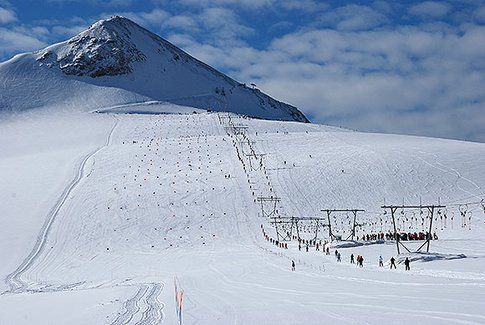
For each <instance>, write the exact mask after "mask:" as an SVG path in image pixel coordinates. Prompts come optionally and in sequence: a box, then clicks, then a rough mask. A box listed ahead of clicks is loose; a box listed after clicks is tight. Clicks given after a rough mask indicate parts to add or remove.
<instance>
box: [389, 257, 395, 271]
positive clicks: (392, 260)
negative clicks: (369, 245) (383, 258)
mask: <svg viewBox="0 0 485 325" xmlns="http://www.w3.org/2000/svg"><path fill="white" fill-rule="evenodd" d="M393 266H394V269H395V268H396V259H395V258H394V256H393V257H391V267H390V268H391V269H392V267H393Z"/></svg>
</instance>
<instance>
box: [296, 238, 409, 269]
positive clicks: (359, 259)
mask: <svg viewBox="0 0 485 325" xmlns="http://www.w3.org/2000/svg"><path fill="white" fill-rule="evenodd" d="M298 245H299V247H300V250H301V245H300V244H298ZM306 249H307V251H308V245H307V246H306ZM325 253H326V255H330V249H329V247H326V249H325ZM334 254H335V259H336V261H337V262H338V263H340V262H342V254H341V253H340V252H339V251H338V249H336V250H335V252H334ZM350 264H357V266H359V267H364V257H363V256H362V255H357V256H355V255H354V254H353V253H352V254H350ZM410 264H411V261H410V260H409V258H408V257H406V259H405V260H404V269H405V270H406V271H409V270H411V266H410ZM389 265H390V267H389V268H390V269H391V270H392V269H393V268H394V269H397V267H396V259H395V258H394V257H391V259H390V260H389ZM379 267H384V259H383V258H382V255H379ZM291 269H292V271H295V261H293V260H292V261H291Z"/></svg>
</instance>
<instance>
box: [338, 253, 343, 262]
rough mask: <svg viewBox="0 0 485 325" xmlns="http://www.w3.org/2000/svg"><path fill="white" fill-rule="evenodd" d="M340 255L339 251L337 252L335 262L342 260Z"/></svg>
mask: <svg viewBox="0 0 485 325" xmlns="http://www.w3.org/2000/svg"><path fill="white" fill-rule="evenodd" d="M341 257H342V256H341V255H340V253H337V262H341V261H342V260H341Z"/></svg>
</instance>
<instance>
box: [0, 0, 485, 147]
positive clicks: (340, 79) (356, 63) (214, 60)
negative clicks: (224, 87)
mask: <svg viewBox="0 0 485 325" xmlns="http://www.w3.org/2000/svg"><path fill="white" fill-rule="evenodd" d="M113 14H121V15H124V16H126V17H128V18H131V19H133V20H135V21H136V22H137V23H139V24H141V25H142V26H144V27H146V28H148V29H149V30H151V31H153V32H155V33H157V34H159V35H160V36H162V37H164V38H166V39H168V40H169V41H171V42H173V43H174V44H175V45H177V46H179V47H181V48H182V49H184V50H186V51H187V52H189V53H190V54H192V55H194V56H195V57H197V58H198V59H200V60H202V61H204V62H207V63H208V64H210V65H212V66H214V67H215V68H217V69H219V70H221V71H222V72H225V73H227V74H229V75H230V76H231V77H233V78H235V79H237V80H239V81H241V82H247V83H251V82H254V83H256V84H257V85H258V87H259V88H260V89H261V90H263V91H265V92H267V93H269V94H270V95H272V96H273V97H275V98H277V99H280V100H283V101H286V102H288V103H291V104H293V105H295V106H297V107H299V108H300V109H301V110H302V111H303V112H304V113H305V114H306V115H307V116H309V117H310V118H311V119H312V121H314V122H317V123H326V124H332V125H341V126H345V127H349V128H353V129H358V130H364V131H377V132H391V133H405V134H416V135H427V136H437V137H446V138H456V139H467V140H474V141H482V142H485V1H482V0H462V1H454V0H449V1H402V2H398V1H379V0H377V1H314V0H299V1H297V0H180V1H169V0H149V1H135V0H109V1H101V0H46V1H34V0H17V1H14V0H9V1H5V0H0V60H1V61H3V60H7V59H8V58H10V57H11V56H12V55H14V54H16V53H19V52H25V51H32V50H36V49H40V48H43V47H44V46H46V45H48V44H51V43H54V42H57V41H62V40H65V39H67V38H69V37H71V36H73V35H75V34H76V33H78V32H79V31H81V30H83V29H85V28H86V27H88V26H89V25H90V24H91V23H93V22H95V21H97V20H99V19H102V18H107V17H109V16H111V15H113Z"/></svg>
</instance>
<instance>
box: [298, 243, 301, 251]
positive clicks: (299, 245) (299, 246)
mask: <svg viewBox="0 0 485 325" xmlns="http://www.w3.org/2000/svg"><path fill="white" fill-rule="evenodd" d="M298 250H299V251H301V244H300V243H298Z"/></svg>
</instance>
